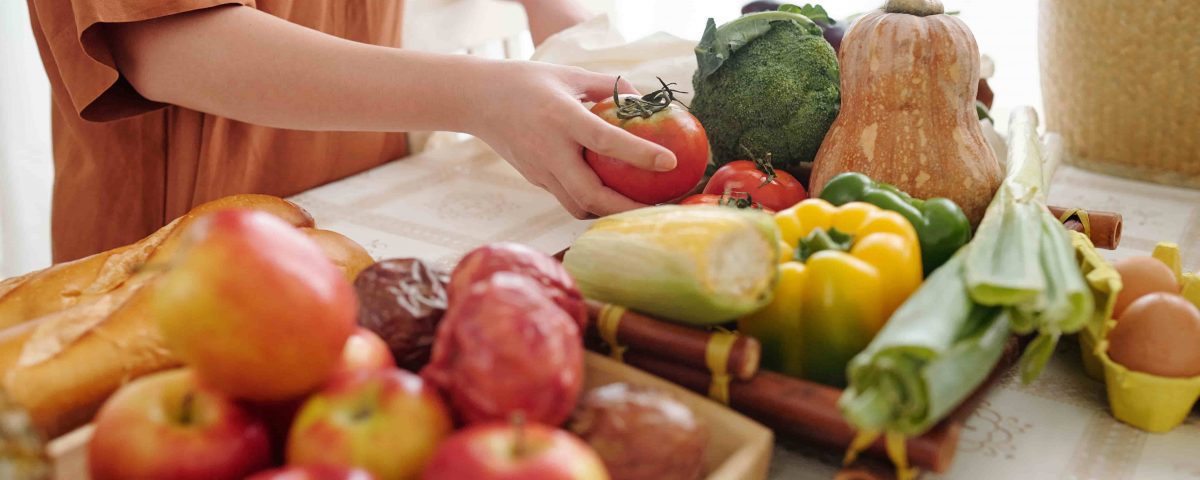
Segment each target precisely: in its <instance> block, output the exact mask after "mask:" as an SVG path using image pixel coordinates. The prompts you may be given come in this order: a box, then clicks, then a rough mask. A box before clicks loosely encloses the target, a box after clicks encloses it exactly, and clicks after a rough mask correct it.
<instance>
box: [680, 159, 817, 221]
mask: <svg viewBox="0 0 1200 480" xmlns="http://www.w3.org/2000/svg"><path fill="white" fill-rule="evenodd" d="M704 193H711V194H735V193H744V194H748V195H750V197H751V198H753V199H754V201H756V202H759V203H762V204H763V206H766V207H767V208H770V209H772V210H783V209H785V208H788V207H790V206H792V205H795V204H797V203H800V201H801V200H804V199H806V198H808V192H807V191H805V190H804V185H801V184H800V182H799V181H798V180H796V177H793V176H792V174H790V173H787V172H783V171H777V170H775V169H774V168H771V163H770V160H769V159H767V160H755V161H750V160H735V161H732V162H729V163H727V164H725V165H724V166H722V167H721V168H718V169H717V171H716V172H715V173H713V176H712V178H710V179H708V184H707V185H705V186H704Z"/></svg>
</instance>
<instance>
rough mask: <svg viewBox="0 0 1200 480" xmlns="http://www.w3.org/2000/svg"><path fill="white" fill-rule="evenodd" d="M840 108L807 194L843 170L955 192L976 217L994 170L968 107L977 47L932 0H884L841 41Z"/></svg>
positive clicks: (990, 190) (915, 190)
mask: <svg viewBox="0 0 1200 480" xmlns="http://www.w3.org/2000/svg"><path fill="white" fill-rule="evenodd" d="M839 55H840V58H839V60H840V62H841V69H842V79H841V87H842V88H841V89H842V110H841V113H840V114H839V115H838V117H837V119H836V120H835V121H834V122H833V126H832V127H831V128H830V129H829V133H828V134H826V135H825V139H824V141H823V142H822V143H821V148H820V150H818V152H817V156H816V159H815V161H814V164H813V173H812V181H811V183H810V185H811V187H812V191H813V195H814V196H815V195H820V193H821V189H822V187H823V186H824V185H825V183H826V182H828V181H829V179H831V178H833V177H834V176H835V175H837V174H839V173H843V172H848V171H855V172H862V173H865V174H867V176H869V177H871V178H873V179H875V180H878V181H881V182H885V183H890V184H893V185H895V186H897V187H898V188H900V189H901V190H903V191H905V192H908V193H909V194H911V195H912V196H914V197H918V198H931V197H946V198H949V199H951V200H953V201H954V202H955V203H957V204H958V205H959V206H960V207H962V209H963V212H964V213H966V214H967V218H969V219H970V220H971V225H972V226H975V225H978V224H979V220H980V219H981V218H983V213H984V211H985V210H987V206H988V203H990V202H991V199H992V196H993V195H994V194H995V192H996V189H997V188H998V187H999V185H1000V181H1001V178H1002V172H1001V170H1000V165H999V164H998V163H997V162H996V156H995V153H993V152H992V150H991V148H990V147H989V146H988V144H987V140H985V138H984V136H983V132H982V130H981V129H980V127H979V119H978V118H977V116H976V112H975V94H976V90H977V89H978V88H979V47H978V46H977V45H976V44H975V37H974V36H973V35H971V31H970V30H969V29H967V26H966V25H965V24H964V23H963V22H962V20H959V19H958V18H955V17H953V16H949V15H945V14H944V11H943V7H942V4H941V2H940V1H938V0H888V2H887V3H886V4H885V5H884V8H883V9H882V10H877V11H874V12H871V13H869V14H867V15H865V16H863V17H862V18H861V19H859V20H858V21H857V22H855V23H854V25H853V26H851V27H850V31H849V32H847V33H846V36H845V38H843V39H842V48H841V52H840V54H839Z"/></svg>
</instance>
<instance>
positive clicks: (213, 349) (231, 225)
mask: <svg viewBox="0 0 1200 480" xmlns="http://www.w3.org/2000/svg"><path fill="white" fill-rule="evenodd" d="M185 235H186V236H187V238H186V241H185V246H184V248H182V249H181V250H180V252H179V253H178V254H177V256H176V257H175V258H174V259H173V260H172V266H171V267H170V270H169V271H168V272H166V273H165V274H164V276H163V277H162V279H161V280H160V282H159V283H158V284H157V285H156V291H155V298H154V307H155V308H154V312H155V315H156V316H157V317H158V325H159V328H160V330H161V331H162V334H163V337H164V338H165V340H166V341H167V344H168V345H169V346H170V348H171V349H172V351H174V353H175V354H177V355H178V356H179V358H180V359H182V360H183V361H184V362H185V363H187V364H188V365H190V366H191V367H192V368H193V369H195V371H196V374H197V375H198V376H199V377H200V378H201V379H202V380H203V381H204V382H205V383H206V384H208V385H211V386H212V387H213V388H216V389H219V390H220V391H222V392H224V393H227V394H229V395H232V396H234V397H237V398H242V399H247V400H254V401H259V402H272V401H281V400H287V399H289V398H294V397H298V396H301V395H303V394H306V393H308V392H310V391H312V390H314V389H316V388H317V387H319V386H320V385H321V384H322V383H324V382H325V381H326V380H327V379H328V378H329V376H330V375H331V374H332V373H333V371H334V369H336V368H337V366H338V362H339V361H340V359H341V357H342V350H343V348H344V347H345V344H346V338H347V337H349V336H350V334H351V333H353V332H354V329H355V318H356V315H357V309H358V302H357V300H356V299H355V297H354V290H353V288H352V287H351V286H350V283H349V282H347V281H346V278H345V276H343V275H342V272H341V271H340V270H338V268H337V267H336V266H334V264H333V263H332V262H330V261H329V260H328V259H327V258H326V257H325V254H324V253H322V251H321V249H320V247H318V246H317V244H315V243H313V241H312V240H310V239H309V238H308V237H307V236H305V235H304V234H303V233H301V232H300V231H299V230H296V229H295V228H293V227H292V226H291V225H288V224H287V223H284V222H283V221H282V220H279V219H278V218H276V217H274V216H271V215H270V214H267V213H263V212H256V211H250V210H222V211H219V212H216V213H213V214H211V215H210V216H207V217H205V218H202V219H201V220H199V221H197V222H196V223H195V224H194V225H193V226H192V228H191V229H189V230H188V231H187V232H185Z"/></svg>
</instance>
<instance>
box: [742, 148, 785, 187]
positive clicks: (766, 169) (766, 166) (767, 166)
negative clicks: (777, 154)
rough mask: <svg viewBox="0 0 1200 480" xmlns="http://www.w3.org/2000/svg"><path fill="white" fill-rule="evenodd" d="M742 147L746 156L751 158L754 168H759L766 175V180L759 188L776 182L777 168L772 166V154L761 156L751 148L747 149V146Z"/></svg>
mask: <svg viewBox="0 0 1200 480" xmlns="http://www.w3.org/2000/svg"><path fill="white" fill-rule="evenodd" d="M741 147H742V150H744V151H745V152H746V156H747V157H750V161H752V162H754V166H755V167H758V171H760V172H763V173H764V174H765V175H766V178H763V181H762V183H760V184H759V185H758V186H759V187H765V186H767V185H769V184H770V183H771V182H774V181H775V178H777V177H776V175H775V167H774V166H772V165H771V152H767V153H766V154H764V155H762V156H759V155H755V154H754V152H752V151H750V147H747V146H746V145H742V146H741Z"/></svg>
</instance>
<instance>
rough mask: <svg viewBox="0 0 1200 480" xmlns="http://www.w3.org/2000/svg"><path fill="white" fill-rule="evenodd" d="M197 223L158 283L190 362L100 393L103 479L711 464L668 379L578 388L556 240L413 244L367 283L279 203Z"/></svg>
mask: <svg viewBox="0 0 1200 480" xmlns="http://www.w3.org/2000/svg"><path fill="white" fill-rule="evenodd" d="M189 235H190V243H189V244H188V245H187V246H186V247H185V248H183V249H181V250H180V251H179V252H178V253H177V254H176V257H175V258H174V259H173V260H172V262H174V266H173V268H172V269H171V270H170V271H169V272H167V273H166V274H165V275H164V276H163V277H162V278H161V279H160V280H159V281H158V282H156V283H155V284H154V286H153V288H154V291H153V297H154V316H155V317H156V321H157V325H158V330H159V332H160V333H161V334H162V335H163V337H165V340H166V344H167V345H169V347H170V349H171V351H172V354H173V355H174V356H176V357H178V358H179V359H180V360H182V361H183V363H184V364H185V367H184V368H180V369H174V370H168V371H164V372H159V373H155V374H152V375H148V376H144V377H141V378H139V379H137V380H135V381H133V382H131V383H129V384H128V385H126V386H124V387H123V388H121V389H120V390H119V391H118V392H117V393H116V394H115V395H113V396H112V397H110V398H109V400H108V401H107V402H106V403H105V404H104V406H103V407H102V408H101V410H100V412H99V414H98V415H97V416H96V419H95V422H94V423H95V430H94V433H93V437H92V440H91V443H90V445H89V450H88V465H89V471H90V475H91V478H92V479H93V480H110V479H111V480H118V479H119V480H129V479H150V478H172V479H180V480H186V479H208V480H220V479H241V478H252V479H255V480H286V479H291V480H296V479H322V480H331V479H337V480H350V479H356V480H357V479H375V480H400V479H416V478H423V479H449V480H454V479H482V480H486V479H516V478H522V479H544V480H585V479H586V480H593V479H607V478H616V479H630V480H638V479H663V478H670V479H681V480H694V479H697V478H699V476H700V475H701V473H702V472H701V468H702V466H703V463H702V462H697V461H696V459H698V458H703V455H704V449H705V446H706V444H707V438H708V437H707V430H706V429H705V426H704V424H703V423H702V422H701V421H700V420H699V419H698V418H696V417H695V416H694V415H693V413H692V412H691V410H690V409H689V408H688V407H686V406H685V405H683V404H682V403H680V402H679V401H677V400H675V399H673V398H672V397H671V396H669V395H667V394H665V393H663V392H660V391H657V390H649V389H645V388H641V387H637V386H630V385H625V384H619V383H618V384H610V385H607V386H603V387H601V388H598V389H596V390H594V391H592V392H589V393H587V394H586V395H584V396H583V397H584V398H583V399H582V400H580V396H581V394H582V393H583V392H581V390H582V385H583V375H584V363H583V360H584V354H583V344H582V331H583V328H584V325H586V322H587V320H588V318H587V310H586V307H585V305H584V302H583V297H582V295H581V294H580V293H579V290H578V289H577V288H576V287H575V283H574V281H573V280H572V279H571V277H570V276H569V275H567V273H566V271H565V270H563V268H562V266H561V265H560V264H559V263H558V262H557V261H556V260H554V259H553V258H551V257H548V256H546V255H544V254H541V253H538V252H536V251H533V250H531V249H528V248H526V247H522V246H519V245H512V244H498V245H492V246H487V247H482V248H480V249H477V250H475V251H474V252H472V253H470V254H469V255H467V256H466V257H465V258H464V259H463V260H462V262H461V263H460V264H459V265H458V267H457V268H455V269H454V271H453V272H452V273H451V274H450V275H448V276H447V275H445V274H442V273H440V272H436V271H434V270H432V269H429V268H428V267H427V266H426V265H425V264H423V263H421V262H420V261H416V260H411V259H397V260H388V261H383V262H379V263H377V264H375V265H372V266H370V267H368V268H367V269H365V270H364V271H363V272H361V273H360V274H359V275H358V277H357V280H356V282H355V284H354V285H352V284H351V283H350V282H349V281H348V280H347V279H346V278H345V276H344V275H343V273H342V272H341V270H339V269H338V268H337V267H335V266H334V265H333V263H331V262H330V261H329V260H328V259H327V258H326V257H325V256H324V254H323V253H322V251H321V250H320V249H319V248H318V247H317V246H316V245H315V244H314V243H313V242H312V241H311V240H309V239H308V238H307V237H306V236H305V235H304V234H302V233H300V232H299V231H297V230H295V229H294V228H292V227H291V226H290V225H288V224H286V223H284V222H283V221H281V220H279V219H277V218H275V217H273V216H271V215H269V214H266V213H263V212H257V211H251V210H236V209H234V210H222V211H219V212H216V213H214V214H212V215H211V216H210V217H207V218H206V219H205V220H204V221H203V222H200V223H199V224H198V226H197V227H195V229H194V230H192V231H191V232H189ZM263 292H269V294H267V295H264V294H263ZM360 305H361V306H360ZM356 324H361V325H363V326H357V325H356ZM374 332H379V333H380V334H382V335H383V336H384V337H383V338H381V337H380V336H379V335H377V334H376V333H374ZM384 338H386V339H387V341H385V340H384ZM398 363H399V365H401V366H403V367H405V368H408V369H411V371H410V370H405V369H402V368H399V367H398V366H397V365H398ZM417 369H420V374H419V375H418V374H417V373H413V371H416V370H417ZM572 417H574V418H572ZM568 420H570V422H569V427H570V429H571V430H572V431H574V432H575V433H571V432H568V431H567V430H564V429H562V428H560V427H562V426H564V425H568ZM646 446H652V447H653V448H644V447H646Z"/></svg>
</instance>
